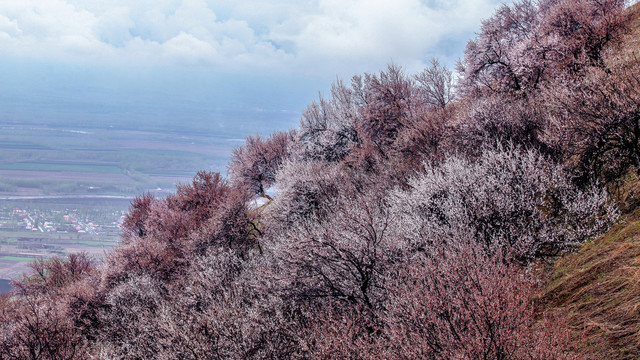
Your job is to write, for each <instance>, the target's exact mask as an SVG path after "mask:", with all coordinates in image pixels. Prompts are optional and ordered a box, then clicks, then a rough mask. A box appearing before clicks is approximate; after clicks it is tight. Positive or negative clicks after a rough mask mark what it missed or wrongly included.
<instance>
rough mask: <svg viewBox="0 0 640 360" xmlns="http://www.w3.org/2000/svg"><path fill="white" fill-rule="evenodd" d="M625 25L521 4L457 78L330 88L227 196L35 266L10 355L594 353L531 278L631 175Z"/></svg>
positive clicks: (633, 124) (3, 317) (256, 157)
mask: <svg viewBox="0 0 640 360" xmlns="http://www.w3.org/2000/svg"><path fill="white" fill-rule="evenodd" d="M628 17H629V15H628V12H627V11H626V10H625V9H624V1H622V0H597V1H596V0H540V1H537V2H533V1H529V0H520V1H517V2H515V3H514V4H512V5H504V6H502V7H501V8H500V9H499V10H498V11H497V12H496V13H495V14H494V15H493V16H492V17H491V18H489V19H487V20H485V21H484V22H483V24H482V27H481V29H480V32H479V33H478V34H477V36H476V37H475V38H474V39H472V40H470V41H469V43H468V45H467V48H466V50H465V55H464V59H462V60H461V61H460V63H459V66H458V69H457V74H458V79H457V81H456V80H455V79H456V76H454V73H453V72H452V71H451V70H448V69H447V68H446V67H445V66H443V65H441V64H440V63H439V62H438V61H437V60H432V62H431V63H430V65H429V66H428V67H427V68H426V69H425V70H424V71H422V72H420V73H418V74H415V75H410V74H406V73H405V71H404V70H403V69H402V68H401V67H399V66H396V65H390V66H389V67H388V68H387V69H385V70H383V71H380V72H379V73H377V74H364V75H358V76H354V77H353V78H352V79H351V83H350V84H349V85H347V84H345V83H344V82H343V81H337V82H336V83H335V84H333V86H332V90H331V94H330V96H329V97H328V98H325V97H320V98H319V99H318V100H317V102H314V103H312V104H311V105H309V106H308V107H307V108H306V109H305V111H304V112H303V115H302V119H301V122H300V127H299V128H298V129H296V130H292V131H287V132H275V133H273V134H272V135H270V136H268V137H262V136H259V135H256V136H250V137H248V138H247V141H246V143H245V145H243V146H241V147H239V148H237V149H236V150H235V151H234V152H233V156H232V159H231V163H230V165H229V172H230V177H229V179H225V178H224V177H222V176H221V175H220V174H213V173H209V172H200V173H198V174H197V175H196V176H195V178H194V179H193V182H192V183H190V184H183V185H180V186H179V187H178V189H177V192H176V194H174V195H171V196H168V197H167V198H162V199H161V198H155V197H153V196H152V195H148V194H147V195H141V196H139V197H138V198H136V199H135V200H134V201H133V202H132V204H131V208H130V211H129V214H128V215H127V217H126V219H125V221H124V223H123V226H122V227H123V235H122V241H121V244H120V245H119V246H118V247H117V248H115V249H114V250H113V251H112V252H110V253H109V254H108V255H107V257H106V258H105V259H104V261H102V262H101V263H94V262H92V260H91V259H89V258H87V257H86V256H85V255H83V254H77V255H70V256H69V257H68V258H67V259H64V260H62V259H53V260H46V261H37V262H35V263H34V264H33V272H32V273H31V274H29V275H27V276H25V277H24V278H23V279H21V280H18V281H16V282H15V283H14V284H15V287H16V290H15V292H14V293H13V294H12V296H10V297H7V296H5V297H2V298H0V358H1V359H86V358H123V359H148V358H159V359H165V358H180V359H202V358H321V359H324V358H389V359H401V358H427V359H563V358H567V359H568V358H576V357H580V356H581V355H585V354H586V353H585V350H584V349H581V348H580V344H579V342H576V341H577V340H576V339H575V338H573V337H572V336H571V334H570V333H569V332H568V330H567V329H566V326H565V323H564V321H565V320H564V318H565V315H564V314H560V313H553V314H551V313H543V314H540V313H539V312H537V310H538V309H537V308H536V301H535V297H536V293H537V291H538V286H539V278H538V277H537V272H536V271H534V268H535V265H536V264H539V263H540V262H545V261H552V260H553V258H554V257H555V256H557V255H559V254H561V253H563V252H566V251H571V250H572V249H574V248H575V247H576V246H577V245H579V244H580V243H582V242H583V241H585V240H587V239H591V238H594V237H596V236H598V235H599V234H601V233H603V232H605V231H606V230H607V229H608V227H609V226H610V225H611V224H612V223H613V222H615V221H616V219H617V216H618V210H617V208H616V205H615V204H614V202H613V201H612V200H611V198H610V194H609V192H608V191H607V188H606V187H605V186H606V185H609V184H612V183H615V181H616V180H617V179H619V178H620V176H622V175H624V174H625V173H627V172H628V171H635V172H637V171H639V169H640V156H639V155H640V153H639V152H640V147H639V146H638V145H639V144H638V141H639V140H638V139H639V137H640V130H639V129H640V122H639V121H640V66H639V65H640V64H638V60H637V53H636V52H633V51H629V50H628V49H625V48H624V47H622V46H623V45H624V44H625V41H626V40H625V37H626V36H627V32H628V28H627V27H628V24H629V19H628ZM270 189H273V192H269V191H268V190H270ZM269 194H271V195H269ZM259 197H262V198H264V199H265V201H266V204H265V205H262V206H257V205H255V202H254V200H255V199H257V198H259ZM587 355H588V354H587Z"/></svg>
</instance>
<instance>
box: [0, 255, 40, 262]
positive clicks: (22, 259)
mask: <svg viewBox="0 0 640 360" xmlns="http://www.w3.org/2000/svg"><path fill="white" fill-rule="evenodd" d="M0 260H6V261H21V262H32V261H33V260H35V259H34V258H30V257H19V256H0Z"/></svg>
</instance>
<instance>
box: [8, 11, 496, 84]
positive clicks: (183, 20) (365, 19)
mask: <svg viewBox="0 0 640 360" xmlns="http://www.w3.org/2000/svg"><path fill="white" fill-rule="evenodd" d="M496 5H497V0H454V1H444V0H430V1H427V2H425V1H419V0H395V1H387V0H316V1H294V0H278V1H263V0H245V1H228V0H138V1H135V2H132V1H130V0H20V1H0V53H4V54H8V55H13V56H28V57H35V58H45V59H46V58H58V59H62V60H65V61H82V62H86V61H95V62H106V63H114V62H115V63H122V64H135V63H139V64H145V63H148V62H153V63H157V64H163V63H164V64H172V65H186V66H190V65H199V66H215V67H216V69H219V70H241V71H244V70H246V69H249V68H259V69H261V70H264V69H271V70H273V71H301V72H310V69H313V71H315V72H333V73H334V74H335V73H338V72H343V71H346V72H349V73H353V72H358V71H360V70H359V69H371V68H379V67H381V66H383V65H384V64H385V63H387V62H389V61H391V60H393V61H395V62H397V63H400V64H406V65H408V66H414V65H416V66H419V65H421V64H423V62H424V61H425V60H426V59H427V58H428V57H430V56H432V55H436V54H437V52H438V50H437V49H435V47H436V46H437V45H438V43H439V42H440V41H441V40H442V39H443V38H456V37H462V36H468V34H469V33H470V32H472V31H473V30H476V29H477V27H478V25H479V23H480V19H481V18H483V17H487V16H488V15H490V14H491V12H492V11H493V9H494V8H495V6H496Z"/></svg>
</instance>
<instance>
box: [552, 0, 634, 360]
mask: <svg viewBox="0 0 640 360" xmlns="http://www.w3.org/2000/svg"><path fill="white" fill-rule="evenodd" d="M629 11H631V12H632V13H633V14H634V15H633V17H632V27H631V28H632V31H631V33H630V34H628V35H627V37H626V39H625V46H624V47H623V48H622V51H623V52H628V53H632V54H634V53H635V54H636V56H637V53H638V49H639V44H640V3H637V4H635V5H634V6H633V7H632V8H631V9H630V10H629ZM618 202H619V204H620V205H621V208H622V209H623V210H624V211H625V214H624V215H623V216H622V217H621V219H620V220H619V222H618V224H617V225H616V226H614V227H613V228H612V229H611V230H610V231H609V232H608V233H606V234H604V235H603V236H601V237H599V238H597V239H594V240H593V241H590V242H587V243H585V244H583V245H582V246H581V247H580V249H579V250H578V251H576V252H575V253H571V254H568V255H565V256H563V257H562V258H560V259H559V260H558V261H557V262H556V263H555V264H554V266H553V270H552V272H551V275H550V278H549V280H548V283H547V284H546V288H545V291H544V295H543V298H544V299H545V301H547V308H546V310H562V311H563V312H565V313H567V314H569V322H570V326H571V328H572V329H573V330H574V332H575V335H576V336H577V337H582V338H583V340H582V341H583V345H584V346H585V347H587V348H592V349H595V351H596V353H597V354H599V355H601V358H603V359H638V358H640V207H638V205H639V204H640V181H639V180H638V178H637V177H636V176H629V177H627V178H626V179H625V180H624V181H623V184H622V186H620V187H619V188H618Z"/></svg>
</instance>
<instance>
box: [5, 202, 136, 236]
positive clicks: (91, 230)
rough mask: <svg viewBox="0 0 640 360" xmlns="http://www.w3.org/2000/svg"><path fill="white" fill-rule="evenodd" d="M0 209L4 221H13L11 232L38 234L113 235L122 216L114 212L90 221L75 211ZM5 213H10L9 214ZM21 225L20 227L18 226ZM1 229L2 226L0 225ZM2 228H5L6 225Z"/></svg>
mask: <svg viewBox="0 0 640 360" xmlns="http://www.w3.org/2000/svg"><path fill="white" fill-rule="evenodd" d="M8 210H9V209H4V211H3V209H0V212H5V214H3V215H4V216H2V218H4V219H13V220H14V222H13V223H14V224H16V223H17V224H18V226H13V227H14V229H13V230H21V231H39V232H43V233H44V232H47V233H50V232H59V233H88V234H96V235H100V234H105V233H108V234H113V233H114V232H116V233H117V232H118V231H119V226H120V223H121V222H122V219H123V217H124V215H123V214H122V213H121V212H114V213H113V214H110V216H108V218H103V219H99V220H98V219H90V218H89V217H88V216H86V215H84V214H81V213H80V212H79V211H77V210H73V209H72V210H69V209H67V210H65V211H64V212H63V211H61V210H57V211H56V210H49V211H42V210H25V209H18V208H13V209H11V210H9V211H8ZM7 212H10V213H9V214H8V213H7ZM20 224H21V225H20ZM0 227H2V224H0ZM4 228H7V226H6V224H5V226H4Z"/></svg>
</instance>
